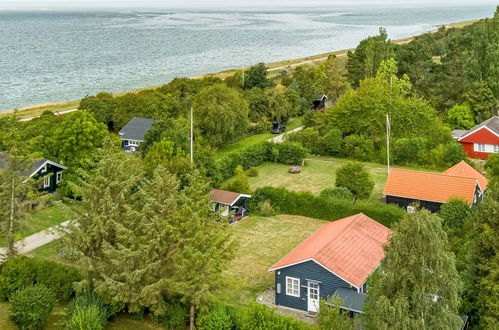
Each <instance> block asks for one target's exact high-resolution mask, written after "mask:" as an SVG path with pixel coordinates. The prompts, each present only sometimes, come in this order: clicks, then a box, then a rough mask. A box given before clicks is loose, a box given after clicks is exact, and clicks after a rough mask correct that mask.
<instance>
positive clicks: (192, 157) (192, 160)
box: [190, 106, 194, 164]
mask: <svg viewBox="0 0 499 330" xmlns="http://www.w3.org/2000/svg"><path fill="white" fill-rule="evenodd" d="M192 117H193V111H192V106H191V139H190V140H191V164H192V163H193V162H194V155H193V146H192V142H193V135H194V132H193V118H192Z"/></svg>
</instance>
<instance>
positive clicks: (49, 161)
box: [29, 159, 67, 178]
mask: <svg viewBox="0 0 499 330" xmlns="http://www.w3.org/2000/svg"><path fill="white" fill-rule="evenodd" d="M47 164H50V165H53V166H57V167H59V168H62V169H63V170H66V169H67V167H66V166H64V165H61V164H59V163H56V162H53V161H51V160H48V159H47V160H45V161H44V162H43V164H42V165H40V167H38V168H37V169H36V170H35V171H34V172H33V173H31V175H30V176H29V177H30V178H32V177H34V176H35V175H36V174H37V173H38V171H40V170H41V169H42V168H43V167H44V166H45V165H47Z"/></svg>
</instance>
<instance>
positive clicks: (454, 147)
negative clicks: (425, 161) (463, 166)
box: [430, 141, 466, 169]
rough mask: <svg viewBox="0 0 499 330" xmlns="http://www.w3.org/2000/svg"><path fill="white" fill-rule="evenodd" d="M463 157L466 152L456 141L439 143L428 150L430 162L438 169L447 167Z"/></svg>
mask: <svg viewBox="0 0 499 330" xmlns="http://www.w3.org/2000/svg"><path fill="white" fill-rule="evenodd" d="M465 158H466V154H465V153H464V150H463V148H462V146H461V145H460V144H459V142H457V141H450V142H448V143H446V144H439V145H438V146H436V147H435V148H433V149H432V150H431V151H430V164H431V165H432V166H433V167H435V168H439V169H444V168H448V167H450V166H452V165H454V164H457V163H459V162H460V161H461V160H463V159H465Z"/></svg>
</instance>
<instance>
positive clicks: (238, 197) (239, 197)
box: [229, 194, 251, 206]
mask: <svg viewBox="0 0 499 330" xmlns="http://www.w3.org/2000/svg"><path fill="white" fill-rule="evenodd" d="M241 197H246V198H251V195H246V194H239V196H237V198H236V199H234V201H233V202H232V203H230V205H229V206H233V205H234V204H236V203H237V201H238V200H240V199H241Z"/></svg>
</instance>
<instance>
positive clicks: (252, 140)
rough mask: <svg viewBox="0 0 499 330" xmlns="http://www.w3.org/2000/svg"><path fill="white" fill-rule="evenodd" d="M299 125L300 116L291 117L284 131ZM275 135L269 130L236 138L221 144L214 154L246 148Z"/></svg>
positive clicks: (300, 123)
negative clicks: (239, 138)
mask: <svg viewBox="0 0 499 330" xmlns="http://www.w3.org/2000/svg"><path fill="white" fill-rule="evenodd" d="M301 125H302V117H297V118H292V119H290V120H289V122H288V124H287V125H286V131H288V132H289V131H290V130H292V129H295V128H297V127H300V126H301ZM275 136H277V135H276V134H272V133H270V132H267V133H262V134H255V135H252V136H248V137H246V138H244V139H241V140H238V141H235V142H233V143H230V144H227V145H225V146H223V147H222V148H220V149H218V150H217V153H216V155H217V156H222V155H223V154H225V153H227V152H231V151H235V150H239V149H243V148H246V147H248V146H251V145H254V144H258V143H263V142H265V141H268V140H270V139H271V138H273V137H275Z"/></svg>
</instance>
